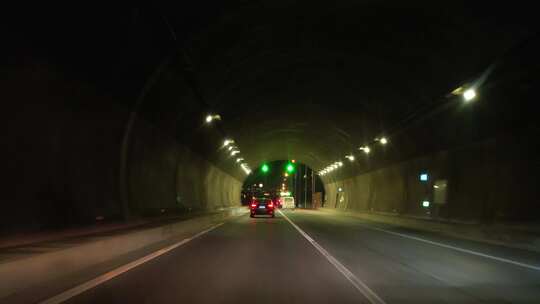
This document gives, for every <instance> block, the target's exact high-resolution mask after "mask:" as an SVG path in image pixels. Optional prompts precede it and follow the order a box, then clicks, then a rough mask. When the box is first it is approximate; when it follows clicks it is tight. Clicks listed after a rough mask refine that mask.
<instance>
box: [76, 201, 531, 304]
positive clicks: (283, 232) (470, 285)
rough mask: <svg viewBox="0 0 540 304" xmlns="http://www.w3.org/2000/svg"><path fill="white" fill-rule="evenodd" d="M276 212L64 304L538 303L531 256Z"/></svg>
mask: <svg viewBox="0 0 540 304" xmlns="http://www.w3.org/2000/svg"><path fill="white" fill-rule="evenodd" d="M284 213H285V215H286V216H287V217H288V218H289V219H290V221H289V220H287V218H285V217H284V216H283V215H282V214H279V213H278V214H277V215H276V218H256V219H251V218H249V215H246V216H243V217H240V218H236V219H234V220H232V221H229V222H227V223H225V224H224V225H221V226H219V227H218V228H216V229H214V230H211V231H210V232H208V233H206V234H204V235H201V236H200V237H198V238H195V239H193V240H191V241H190V242H187V243H185V244H183V245H182V246H179V247H177V248H175V249H173V250H171V251H169V252H167V253H165V254H163V255H161V256H159V257H156V258H154V259H152V260H149V261H148V262H146V263H144V264H141V265H139V266H137V267H135V268H133V269H131V270H129V271H127V272H125V273H123V274H121V275H119V276H117V277H115V278H113V279H111V280H108V281H106V282H104V283H102V284H100V285H98V286H96V287H94V288H92V289H90V290H88V291H86V292H84V293H82V294H79V295H77V296H75V297H73V298H71V299H69V300H68V301H67V303H540V268H535V267H538V266H540V255H538V254H534V253H531V252H527V251H522V250H515V249H508V248H504V247H500V246H493V245H485V244H481V243H476V242H470V241H462V240H457V239H451V238H445V237H442V236H439V235H431V234H426V233H419V232H414V231H404V230H400V229H398V228H395V227H389V226H381V225H379V224H373V223H369V222H365V221H362V220H359V219H356V218H353V217H346V216H340V215H336V214H329V213H324V212H314V211H300V210H296V211H286V212H284ZM291 222H292V223H294V224H295V225H296V226H297V227H298V229H297V228H296V227H295V226H294V225H293V224H292V223H291ZM299 230H301V231H299Z"/></svg>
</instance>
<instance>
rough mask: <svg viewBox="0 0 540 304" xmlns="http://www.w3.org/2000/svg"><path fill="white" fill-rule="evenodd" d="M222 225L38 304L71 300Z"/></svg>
mask: <svg viewBox="0 0 540 304" xmlns="http://www.w3.org/2000/svg"><path fill="white" fill-rule="evenodd" d="M223 224H224V223H219V224H217V225H214V226H212V227H210V228H207V229H206V230H203V231H201V232H199V233H197V234H195V235H194V236H192V237H190V238H187V239H183V240H182V241H180V242H178V243H175V244H173V245H170V246H167V247H165V248H162V249H159V250H157V251H155V252H152V253H150V254H148V255H146V256H144V257H142V258H140V259H137V260H135V261H133V262H130V263H128V264H125V265H123V266H120V267H118V268H116V269H113V270H111V271H109V272H107V273H104V274H102V275H100V276H98V277H96V278H94V279H92V280H90V281H87V282H85V283H82V284H80V285H77V286H75V287H73V288H70V289H68V290H66V291H64V292H62V293H60V294H58V295H56V296H54V297H52V298H49V299H47V300H44V301H41V302H39V304H59V303H62V302H64V301H67V300H69V299H71V298H73V297H75V296H77V295H79V294H81V293H83V292H85V291H87V290H89V289H92V288H94V287H96V286H98V285H100V284H103V283H105V282H107V281H109V280H111V279H113V278H115V277H117V276H119V275H121V274H123V273H125V272H127V271H129V270H131V269H133V268H135V267H137V266H139V265H142V264H144V263H146V262H148V261H150V260H152V259H155V258H157V257H159V256H160V255H163V254H165V253H167V252H169V251H171V250H173V249H175V248H178V247H180V246H182V245H184V244H186V243H188V242H189V241H192V240H194V239H196V238H198V237H200V236H202V235H203V234H205V233H208V232H210V231H212V230H214V229H216V228H218V227H219V226H221V225H223Z"/></svg>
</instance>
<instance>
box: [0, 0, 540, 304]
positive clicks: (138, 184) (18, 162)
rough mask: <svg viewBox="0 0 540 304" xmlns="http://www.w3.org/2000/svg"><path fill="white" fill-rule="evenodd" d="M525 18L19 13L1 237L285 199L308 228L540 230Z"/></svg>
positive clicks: (344, 4)
mask: <svg viewBox="0 0 540 304" xmlns="http://www.w3.org/2000/svg"><path fill="white" fill-rule="evenodd" d="M535 19H536V13H535V10H534V9H526V8H525V7H523V6H520V5H507V4H503V3H490V4H489V5H486V4H483V3H471V2H470V1H451V2H450V1H445V3H444V4H442V3H439V2H433V1H412V2H411V1H410V2H408V3H407V4H404V3H401V2H392V1H390V2H386V1H384V2H378V1H337V2H320V1H267V0H261V1H223V2H220V3H212V2H210V1H195V2H193V3H190V4H188V3H184V2H179V3H175V4H165V3H161V4H141V5H131V6H129V5H128V6H120V5H112V4H111V5H109V6H101V5H98V4H95V5H92V6H90V7H79V6H77V5H74V4H72V5H68V6H54V5H49V4H47V5H46V6H45V5H42V6H41V7H40V6H36V7H34V8H32V9H28V8H20V9H17V10H15V11H13V12H12V13H11V14H10V16H6V18H5V20H6V21H8V22H9V24H10V25H11V26H10V27H9V28H5V29H4V30H7V31H6V33H5V35H4V41H5V42H6V43H5V44H4V46H3V48H4V51H5V52H6V54H5V56H3V60H2V70H1V74H2V78H1V82H2V84H3V85H2V89H1V90H0V96H1V99H2V100H3V105H4V107H3V111H2V113H3V117H4V119H3V123H4V127H3V131H4V132H3V133H4V136H3V139H4V145H3V149H2V150H3V160H4V163H5V167H4V180H5V181H6V182H5V183H4V186H5V192H4V195H3V197H4V199H3V201H4V202H5V204H4V205H3V210H2V212H0V214H1V215H0V219H1V220H0V236H10V235H24V234H25V233H34V232H40V231H61V230H65V229H72V228H77V227H93V226H96V225H103V224H105V223H130V222H136V221H140V220H142V219H149V218H162V217H163V218H167V217H171V216H183V217H184V216H185V217H186V218H187V217H189V216H190V214H208V213H212V212H220V211H222V210H228V209H229V208H233V207H242V208H244V209H246V205H248V202H249V200H250V199H251V198H252V197H254V196H255V194H256V195H270V194H268V193H272V195H278V194H277V193H280V192H287V193H288V194H287V195H291V196H294V198H295V200H296V206H297V208H298V209H305V210H304V211H305V212H306V214H308V215H310V214H311V215H313V216H315V217H316V215H314V214H316V210H317V209H321V210H325V211H324V212H344V213H345V214H356V213H363V214H364V213H365V214H370V215H372V216H394V217H396V218H408V219H421V220H422V221H424V222H422V223H430V224H425V225H431V223H475V224H479V225H491V224H497V223H521V224H524V225H525V224H527V223H537V222H538V219H539V218H540V208H538V197H539V196H540V192H539V191H540V190H539V189H540V188H539V187H538V181H539V180H540V173H539V172H540V170H539V169H540V168H539V166H538V164H540V157H539V155H540V140H539V139H540V137H539V136H538V135H539V121H540V120H539V119H538V113H539V111H538V102H537V101H538V97H537V96H538V95H537V89H538V87H539V86H540V81H539V79H540V74H539V73H540V61H539V58H538V54H540V37H539V36H538V32H537V27H536V25H535ZM288 164H292V166H293V169H291V171H289V172H288V171H287V167H286V166H287V165H288ZM265 166H266V169H264V167H265ZM268 168H270V170H269V171H270V172H266V170H268ZM289 175H290V176H289ZM263 184H264V185H263ZM259 185H260V186H259ZM265 193H266V194H265ZM304 211H298V212H304ZM298 214H300V213H298ZM291 218H292V216H291ZM252 223H256V222H252ZM327 224H328V225H327V228H326V229H328V231H331V229H334V228H335V226H336V225H338V224H339V222H331V221H329V222H328V223H327ZM422 225H424V224H422ZM441 225H442V224H441ZM516 225H517V224H516ZM297 229H300V228H297ZM336 229H337V228H336ZM308 230H309V229H306V231H307V232H309V231H308ZM400 233H401V232H400ZM232 234H233V233H231V235H232ZM345 236H348V234H346V233H344V234H340V237H336V238H335V239H336V240H339V239H340V238H344V237H345ZM503 238H504V237H501V240H497V241H501V242H502V241H503V240H502V239H503ZM308 241H309V239H308ZM330 243H331V241H328V243H324V242H323V243H321V244H323V245H324V244H330ZM260 246H262V245H260ZM317 246H319V245H317ZM321 246H322V245H321ZM321 246H320V247H321ZM404 247H406V246H405V245H404ZM321 248H322V247H321ZM212 250H217V249H215V248H212V249H209V251H212ZM404 250H405V249H404ZM322 255H325V253H324V252H322ZM331 263H332V261H331ZM336 267H338V266H336ZM339 269H340V268H339V267H338V270H339ZM340 271H342V270H340ZM343 271H344V270H343ZM353 283H354V282H353ZM353 285H354V284H353ZM357 285H358V284H357ZM372 302H373V303H376V302H377V301H376V300H374V301H372ZM377 303H379V302H377Z"/></svg>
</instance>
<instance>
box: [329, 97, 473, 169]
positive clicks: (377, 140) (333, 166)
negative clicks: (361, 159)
mask: <svg viewBox="0 0 540 304" xmlns="http://www.w3.org/2000/svg"><path fill="white" fill-rule="evenodd" d="M451 94H452V95H457V96H459V95H461V96H462V97H463V100H464V101H465V102H469V101H471V100H473V99H475V98H476V91H475V90H474V88H468V89H465V88H463V87H459V88H457V89H455V90H454V91H452V93H451ZM373 142H374V143H379V144H381V145H386V144H388V142H389V140H388V138H387V137H384V136H382V137H378V138H375V139H374V140H373ZM358 150H360V151H363V152H364V154H369V153H370V152H371V148H370V146H369V145H364V146H362V147H360V148H358ZM345 158H346V159H348V160H349V161H350V162H353V161H354V160H355V157H354V154H349V155H345ZM342 166H343V162H342V161H341V160H339V161H336V162H334V163H332V164H330V165H328V166H326V167H325V168H324V169H321V170H319V171H318V174H319V175H320V176H324V175H326V174H328V173H330V172H332V171H334V170H336V169H339V168H341V167H342Z"/></svg>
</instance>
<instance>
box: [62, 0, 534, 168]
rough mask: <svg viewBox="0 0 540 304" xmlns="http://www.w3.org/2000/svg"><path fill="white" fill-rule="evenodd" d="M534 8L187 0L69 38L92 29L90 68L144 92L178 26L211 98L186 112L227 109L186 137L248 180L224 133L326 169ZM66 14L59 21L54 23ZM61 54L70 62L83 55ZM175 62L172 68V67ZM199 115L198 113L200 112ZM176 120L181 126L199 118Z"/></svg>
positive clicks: (518, 26)
mask: <svg viewBox="0 0 540 304" xmlns="http://www.w3.org/2000/svg"><path fill="white" fill-rule="evenodd" d="M533 12H534V10H528V12H527V10H526V9H524V8H522V7H517V6H516V7H508V6H507V5H502V4H494V3H493V2H490V3H489V4H487V3H471V2H470V1H445V2H444V3H442V2H440V1H412V2H411V1H408V2H406V3H404V2H403V1H384V2H383V1H336V2H327V1H326V2H317V1H273V0H272V1H226V3H225V2H222V3H220V4H219V5H218V6H216V4H214V3H210V2H204V1H201V2H198V3H197V4H194V5H193V6H189V7H188V6H186V5H183V4H176V5H172V6H164V7H159V8H157V7H151V8H147V7H142V8H136V9H129V8H119V9H113V10H111V11H110V12H109V11H107V10H97V9H96V10H95V11H92V13H86V14H85V16H86V17H85V18H83V20H84V22H86V23H90V25H88V24H86V25H85V27H84V28H85V29H86V30H85V31H83V33H86V34H88V33H92V35H87V36H86V37H84V38H81V37H80V36H81V34H80V31H79V32H78V33H79V34H78V35H67V34H66V36H68V37H71V38H73V39H75V40H77V39H78V40H80V41H82V40H84V39H90V41H91V42H89V43H88V45H90V46H91V47H90V51H89V50H87V49H85V48H84V47H81V49H84V51H82V52H83V53H84V54H85V55H89V54H88V53H91V54H92V56H90V57H96V58H97V59H94V60H93V61H91V62H90V63H85V64H86V68H87V69H88V70H90V71H93V73H94V74H95V75H99V76H95V75H94V76H93V79H94V80H95V83H96V84H97V85H98V86H101V87H106V88H109V89H110V91H114V90H119V89H118V87H121V88H122V90H124V91H130V93H129V94H130V95H129V96H138V94H140V91H141V88H142V87H143V84H144V81H145V79H148V78H149V77H150V76H149V75H150V74H151V71H152V70H153V69H155V66H157V65H159V63H160V62H161V61H162V58H164V57H166V55H167V54H168V52H167V51H166V50H167V49H168V48H169V47H170V45H172V44H173V43H171V35H173V36H174V37H175V38H176V39H177V40H176V45H177V46H178V48H179V49H182V50H183V51H185V52H186V53H187V54H188V55H189V57H190V59H189V60H190V62H191V64H192V68H193V71H194V74H195V78H196V79H197V83H198V85H199V86H200V91H201V94H202V96H203V97H204V100H205V102H206V103H207V105H206V106H205V107H202V108H201V109H195V108H193V107H192V108H193V109H192V111H193V112H192V113H196V112H197V111H199V112H201V113H203V112H206V111H212V112H215V113H219V114H220V115H221V117H222V121H221V122H220V128H222V130H223V132H224V133H223V134H222V133H216V134H213V135H208V134H210V133H211V132H212V131H209V130H203V131H200V132H202V135H201V134H198V135H196V136H192V137H190V138H191V140H193V138H194V137H201V136H206V135H207V137H209V138H210V139H209V140H207V142H205V143H202V144H201V143H199V144H198V146H199V149H202V150H204V151H205V153H206V154H207V157H208V158H209V159H210V160H212V161H213V162H215V163H216V164H218V165H219V166H220V167H222V168H225V169H226V170H227V171H228V172H230V173H231V174H233V175H235V176H237V177H239V178H243V177H244V175H243V174H242V172H241V171H240V170H239V169H238V167H237V166H236V165H235V164H234V161H232V160H231V158H230V157H226V156H224V155H223V151H222V149H218V148H216V147H217V146H219V144H220V143H221V141H222V139H223V135H224V134H226V135H227V136H230V137H231V138H233V139H234V140H235V141H236V143H237V144H238V146H239V148H240V149H241V156H242V157H243V158H245V159H246V161H247V162H248V163H249V164H250V166H251V167H252V168H253V167H255V166H257V165H258V164H260V163H261V162H264V161H271V160H279V159H290V158H295V159H297V160H299V161H301V162H303V163H306V164H308V165H309V166H311V167H313V168H315V169H319V168H321V167H323V166H326V165H327V164H329V163H330V162H333V161H336V160H338V159H343V156H344V155H345V154H347V153H349V152H351V151H356V152H357V151H358V150H357V148H358V147H359V146H361V145H362V144H363V143H365V142H366V141H370V140H372V139H373V138H374V137H376V136H378V135H380V134H384V133H385V132H387V131H388V130H391V129H392V128H393V127H394V126H395V125H396V124H397V123H398V122H399V121H401V120H402V119H404V118H405V117H406V116H407V114H408V113H411V112H413V111H415V109H417V108H418V107H419V106H420V105H422V104H425V103H429V102H431V101H433V100H434V99H435V98H437V97H439V96H442V95H445V94H447V93H448V92H450V91H451V90H453V89H455V88H456V87H457V86H459V85H461V84H463V83H465V82H469V81H471V80H473V79H475V78H477V77H479V75H481V74H482V73H483V71H484V70H485V69H486V68H487V67H488V66H489V65H490V64H491V63H492V62H493V61H494V60H496V58H497V57H498V56H500V55H501V54H503V53H504V52H505V51H506V50H507V49H509V48H511V47H512V46H513V45H515V44H516V43H518V42H519V41H521V40H523V39H524V38H525V37H527V36H528V35H530V34H531V26H530V23H532V20H534V18H532V17H533V16H532V14H533ZM101 15H104V17H101ZM77 18H79V17H78V16H76V15H74V16H72V17H70V20H71V21H74V20H75V19H77ZM166 24H167V25H168V27H167V26H166ZM64 26H66V23H65V22H58V24H57V25H56V27H55V29H56V30H61V31H62V30H66V29H65V28H64ZM130 28H136V30H131V31H130V30H129V29H130ZM171 30H172V31H171ZM75 31H76V30H73V32H75ZM96 31H97V34H96ZM171 33H172V34H171ZM100 34H102V36H100ZM130 35H131V36H133V37H135V38H133V37H131V38H130V39H131V41H136V43H135V44H133V43H132V44H131V45H130V48H131V50H129V49H128V47H126V45H129V44H124V43H123V40H125V39H128V38H129V37H130ZM64 38H66V37H64V36H61V38H59V39H64ZM139 40H140V41H139ZM96 50H97V51H96ZM79 51H81V50H79ZM127 53H129V54H130V55H129V56H128V55H125V56H124V54H127ZM59 54H66V55H67V56H68V57H69V56H71V57H72V59H73V60H75V59H77V58H79V55H80V54H75V55H74V54H73V52H70V51H63V53H62V52H60V53H59ZM105 54H108V55H105ZM111 54H112V55H111ZM178 54H179V55H177V56H179V57H181V56H182V52H178ZM126 57H127V59H126ZM117 61H123V62H124V63H123V65H122V64H119V63H118V62H117ZM96 63H99V64H98V65H97V67H94V66H96ZM83 65H84V64H83ZM126 67H129V68H126ZM134 69H139V70H140V71H144V72H140V71H139V72H140V73H139V74H141V75H144V77H140V79H139V80H137V81H135V80H134V79H135V76H133V75H132V72H133V71H134ZM172 70H173V69H172V68H171V69H170V71H169V73H170V74H171V75H172V74H175V73H177V72H174V71H172ZM122 73H123V74H122ZM118 75H122V76H123V77H125V76H126V75H130V77H127V78H130V81H131V82H122V81H118ZM90 78H92V77H90ZM180 78H181V77H178V80H177V79H176V78H175V77H173V76H171V77H170V78H169V79H167V80H161V84H160V86H161V88H162V89H163V88H164V87H172V89H171V90H173V89H174V88H175V87H176V86H177V88H176V89H178V90H182V89H186V86H185V85H181V84H180V80H179V79H180ZM163 90H165V89H163ZM180 95H182V94H180ZM162 99H167V101H166V102H164V104H162V105H161V108H159V109H158V110H159V111H158V110H156V109H154V111H157V112H159V113H161V114H160V115H162V117H165V118H166V119H169V120H171V121H173V120H174V119H175V117H176V118H178V117H179V115H180V116H182V115H181V114H177V112H175V111H182V110H183V109H185V107H183V106H179V105H178V103H182V101H181V100H182V96H175V97H174V98H163V97H162ZM143 110H144V108H143ZM171 112H174V113H173V114H171ZM195 116H196V119H197V120H198V121H199V120H200V117H201V116H197V115H195ZM183 117H184V116H183ZM194 121H195V120H194ZM178 123H179V124H180V125H182V126H184V127H185V128H184V129H186V130H187V129H188V127H187V126H188V124H189V123H191V122H186V121H185V119H184V121H182V122H178ZM199 128H201V127H200V126H199ZM202 128H204V127H202ZM186 132H192V130H189V131H186ZM196 132H199V131H196ZM200 132H199V133H200ZM201 147H202V148H201ZM360 165H361V164H360ZM349 174H351V172H349Z"/></svg>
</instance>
